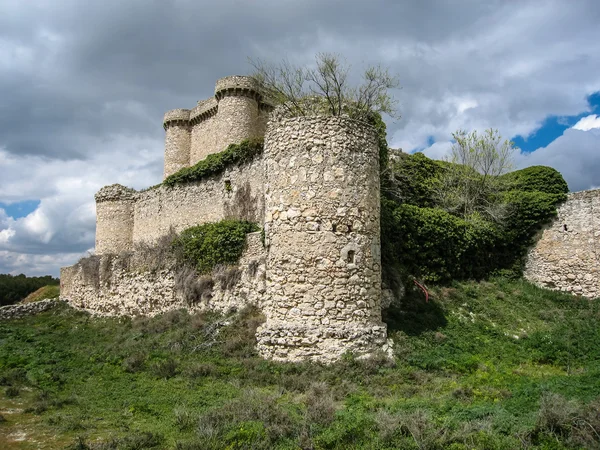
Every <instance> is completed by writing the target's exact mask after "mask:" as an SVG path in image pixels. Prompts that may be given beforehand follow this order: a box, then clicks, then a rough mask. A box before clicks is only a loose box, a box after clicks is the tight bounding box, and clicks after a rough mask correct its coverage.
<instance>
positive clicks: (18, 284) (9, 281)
mask: <svg viewBox="0 0 600 450" xmlns="http://www.w3.org/2000/svg"><path fill="white" fill-rule="evenodd" d="M59 283H60V281H59V280H58V278H52V277H51V276H50V275H46V276H44V277H28V276H25V275H23V274H20V275H8V274H2V273H0V306H5V305H12V304H14V303H17V302H19V301H20V300H23V299H24V298H25V297H27V296H28V295H29V294H31V293H32V292H34V291H36V290H37V289H39V288H41V287H43V286H48V285H53V286H57V287H58V285H59Z"/></svg>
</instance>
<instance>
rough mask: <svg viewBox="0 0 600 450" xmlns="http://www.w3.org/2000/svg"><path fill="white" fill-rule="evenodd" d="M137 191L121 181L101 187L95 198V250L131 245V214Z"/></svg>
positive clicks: (116, 250)
mask: <svg viewBox="0 0 600 450" xmlns="http://www.w3.org/2000/svg"><path fill="white" fill-rule="evenodd" d="M136 194H137V193H136V191H134V190H133V189H130V188H128V187H125V186H123V185H120V184H111V185H110V186H104V187H103V188H102V189H100V190H99V191H98V192H97V193H96V195H95V196H94V198H95V199H96V254H98V255H102V254H108V253H122V252H129V251H131V250H132V249H133V217H134V203H135V199H136Z"/></svg>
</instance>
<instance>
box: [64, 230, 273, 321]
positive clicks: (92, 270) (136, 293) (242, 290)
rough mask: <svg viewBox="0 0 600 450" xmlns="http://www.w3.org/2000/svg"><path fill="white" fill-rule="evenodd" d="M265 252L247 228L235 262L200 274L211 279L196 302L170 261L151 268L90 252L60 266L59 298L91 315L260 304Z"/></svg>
mask: <svg viewBox="0 0 600 450" xmlns="http://www.w3.org/2000/svg"><path fill="white" fill-rule="evenodd" d="M264 252H265V250H264V247H263V244H262V241H261V236H260V233H250V234H249V235H248V238H247V245H246V250H245V251H244V254H243V255H242V257H241V258H240V261H239V264H238V265H237V266H233V267H218V268H216V269H215V270H213V272H212V274H211V275H210V276H202V277H201V279H202V280H204V281H206V279H208V280H210V278H212V281H211V282H210V283H207V287H206V288H204V293H203V295H202V298H201V300H200V301H198V302H194V303H190V302H189V301H187V300H186V298H185V295H184V293H183V291H182V289H181V288H180V286H181V280H178V275H177V271H176V269H175V268H174V266H173V265H172V264H171V265H169V266H167V267H164V268H162V269H160V270H156V271H150V270H148V269H147V268H146V267H144V266H143V265H141V264H140V263H139V262H136V259H135V255H134V256H133V257H132V256H131V255H128V254H121V255H111V254H106V255H101V256H93V257H91V258H87V259H84V260H82V261H80V262H79V263H78V264H75V265H73V266H70V267H63V268H62V269H61V272H60V279H61V300H65V301H67V302H68V303H69V304H70V305H71V306H73V307H76V308H79V309H83V310H86V311H88V312H90V313H93V314H98V315H128V316H135V315H148V316H153V315H156V314H160V313H164V312H167V311H170V310H174V309H180V308H186V309H188V310H190V311H196V310H204V309H210V310H216V311H221V312H227V311H231V310H237V309H240V308H242V307H244V306H245V305H248V304H254V305H259V304H260V302H261V299H262V295H263V294H264V292H265V255H264ZM178 281H179V284H178ZM193 281H194V280H193V279H188V280H187V281H186V282H187V283H190V282H193Z"/></svg>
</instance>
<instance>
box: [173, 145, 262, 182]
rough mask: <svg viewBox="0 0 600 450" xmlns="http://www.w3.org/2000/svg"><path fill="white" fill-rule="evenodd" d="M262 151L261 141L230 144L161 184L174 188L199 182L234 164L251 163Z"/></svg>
mask: <svg viewBox="0 0 600 450" xmlns="http://www.w3.org/2000/svg"><path fill="white" fill-rule="evenodd" d="M262 151H263V140H262V139H247V140H244V141H242V142H240V143H239V144H230V145H229V146H228V147H227V148H226V149H225V150H223V151H222V152H219V153H213V154H210V155H208V156H207V157H206V158H205V159H203V160H202V161H200V162H198V163H197V164H194V165H193V166H190V167H184V168H183V169H181V170H179V171H177V172H175V173H174V174H172V175H169V176H168V177H167V178H165V180H164V181H163V182H162V184H163V185H166V186H174V185H175V184H178V183H190V182H193V181H200V180H203V179H205V178H208V177H210V176H212V175H216V174H219V173H221V172H223V171H224V170H225V169H227V168H228V167H230V166H232V165H234V164H243V163H245V162H248V161H251V160H252V159H253V158H254V157H255V156H256V155H258V154H260V153H262Z"/></svg>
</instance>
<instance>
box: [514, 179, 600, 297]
mask: <svg viewBox="0 0 600 450" xmlns="http://www.w3.org/2000/svg"><path fill="white" fill-rule="evenodd" d="M524 275H525V278H527V279H528V280H529V281H531V282H533V283H535V284H537V285H538V286H541V287H546V288H550V289H556V290H560V291H565V292H572V293H573V294H576V295H583V296H586V297H590V298H594V297H598V296H600V190H590V191H582V192H575V193H572V194H569V196H568V199H567V201H566V202H565V203H563V204H562V205H560V206H559V207H558V215H557V217H556V218H555V220H554V221H553V222H552V224H550V225H548V226H547V227H546V228H545V229H544V230H543V231H542V232H541V233H540V234H539V236H538V240H537V243H536V244H535V246H534V247H533V248H532V249H531V250H530V251H529V254H528V257H527V263H526V268H525V273H524Z"/></svg>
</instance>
